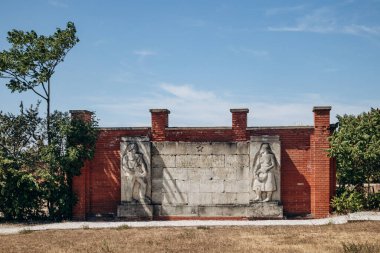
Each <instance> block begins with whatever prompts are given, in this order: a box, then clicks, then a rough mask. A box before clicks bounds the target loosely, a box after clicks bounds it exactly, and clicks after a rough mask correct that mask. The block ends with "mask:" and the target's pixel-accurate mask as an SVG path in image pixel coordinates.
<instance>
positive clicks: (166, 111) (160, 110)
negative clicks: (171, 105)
mask: <svg viewBox="0 0 380 253" xmlns="http://www.w3.org/2000/svg"><path fill="white" fill-rule="evenodd" d="M149 111H150V112H165V113H167V114H170V111H169V110H168V109H150V110H149Z"/></svg>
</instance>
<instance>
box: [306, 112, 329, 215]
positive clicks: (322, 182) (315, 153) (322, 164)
mask: <svg viewBox="0 0 380 253" xmlns="http://www.w3.org/2000/svg"><path fill="white" fill-rule="evenodd" d="M330 110H331V106H315V107H314V108H313V112H314V132H313V135H312V137H311V145H310V146H311V149H310V150H311V156H312V164H313V176H312V182H311V185H310V188H311V213H312V215H313V217H314V218H323V217H327V216H329V212H330V197H331V190H332V187H331V185H332V183H333V182H331V181H332V180H333V177H332V174H331V173H332V172H331V169H332V168H333V166H332V163H331V159H330V158H329V157H328V156H327V149H328V148H329V147H330V145H329V141H328V137H329V136H330Z"/></svg>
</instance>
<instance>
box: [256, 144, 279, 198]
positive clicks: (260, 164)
mask: <svg viewBox="0 0 380 253" xmlns="http://www.w3.org/2000/svg"><path fill="white" fill-rule="evenodd" d="M277 167H278V163H277V160H276V157H275V155H274V154H273V152H272V150H271V148H270V146H269V144H268V143H263V144H261V147H260V150H259V152H258V153H257V154H256V157H255V160H254V179H253V190H254V191H255V193H256V199H254V201H263V202H268V201H270V200H271V198H272V193H273V192H274V191H276V179H275V175H274V170H275V169H277ZM263 192H265V193H266V198H265V199H264V200H263V199H262V193H263Z"/></svg>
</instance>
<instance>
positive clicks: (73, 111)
mask: <svg viewBox="0 0 380 253" xmlns="http://www.w3.org/2000/svg"><path fill="white" fill-rule="evenodd" d="M69 113H71V114H91V115H92V114H94V113H93V112H91V111H87V110H69Z"/></svg>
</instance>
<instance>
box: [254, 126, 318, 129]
mask: <svg viewBox="0 0 380 253" xmlns="http://www.w3.org/2000/svg"><path fill="white" fill-rule="evenodd" d="M256 129H314V126H258V127H247V130H256Z"/></svg>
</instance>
